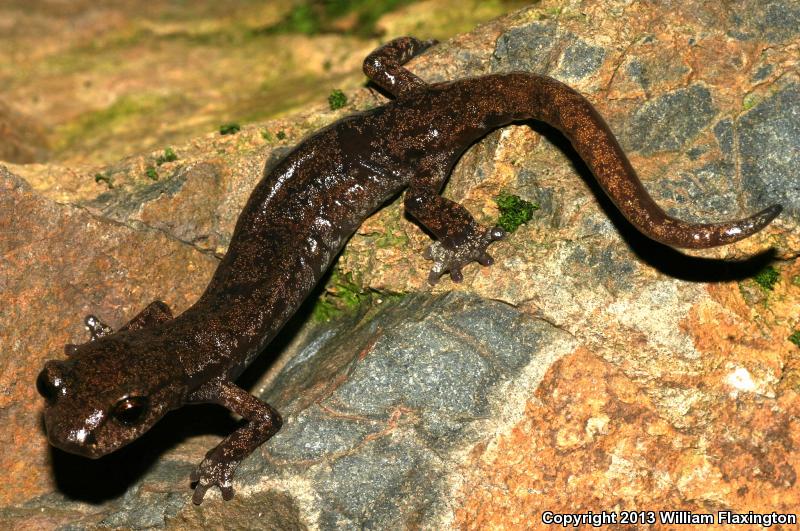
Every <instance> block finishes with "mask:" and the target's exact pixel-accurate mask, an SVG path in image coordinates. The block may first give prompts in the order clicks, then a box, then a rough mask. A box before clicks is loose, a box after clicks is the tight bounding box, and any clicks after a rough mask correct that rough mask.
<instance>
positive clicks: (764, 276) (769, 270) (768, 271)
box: [753, 265, 780, 291]
mask: <svg viewBox="0 0 800 531" xmlns="http://www.w3.org/2000/svg"><path fill="white" fill-rule="evenodd" d="M778 279H780V273H778V270H777V269H775V268H774V267H772V266H771V265H769V266H767V267H765V268H764V269H762V270H761V271H759V272H758V273H756V274H755V276H754V277H753V280H754V281H755V283H756V284H758V285H759V286H761V287H762V288H763V289H764V290H765V291H772V290H773V289H774V288H775V284H776V283H777V282H778Z"/></svg>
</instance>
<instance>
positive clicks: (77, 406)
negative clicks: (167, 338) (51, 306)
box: [36, 334, 186, 458]
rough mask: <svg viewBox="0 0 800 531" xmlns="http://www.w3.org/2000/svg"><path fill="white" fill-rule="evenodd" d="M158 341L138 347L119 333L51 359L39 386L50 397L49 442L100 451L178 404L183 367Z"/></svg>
mask: <svg viewBox="0 0 800 531" xmlns="http://www.w3.org/2000/svg"><path fill="white" fill-rule="evenodd" d="M154 343H155V342H154ZM154 343H153V344H150V345H146V346H140V345H137V346H136V348H134V347H133V346H132V345H130V344H129V343H128V341H125V340H124V338H122V337H119V336H118V335H116V334H115V335H113V336H109V337H105V338H101V339H98V340H97V341H92V342H89V343H86V344H85V345H81V346H79V347H77V348H76V349H74V350H73V352H72V355H71V357H70V358H69V359H67V360H63V361H60V360H59V361H55V360H53V361H48V362H47V363H46V364H45V366H44V369H42V371H41V372H40V373H39V377H38V378H37V379H36V388H37V390H38V391H39V394H41V395H42V396H43V397H44V398H45V401H46V404H45V409H44V422H45V427H46V429H47V438H48V439H49V441H50V444H52V445H53V446H55V447H57V448H61V449H62V450H65V451H67V452H70V453H73V454H78V455H82V456H85V457H91V458H98V457H102V456H104V455H106V454H108V453H110V452H113V451H114V450H117V449H118V448H120V447H122V446H125V445H126V444H128V443H130V442H132V441H133V440H135V439H136V438H138V437H139V436H140V435H142V434H143V433H144V432H146V431H147V430H148V429H150V427H152V426H153V424H155V423H156V422H157V421H158V420H159V419H160V418H161V417H163V416H164V414H166V413H167V411H169V410H170V409H174V408H176V407H178V406H179V405H180V404H181V403H182V400H183V398H184V397H185V394H186V385H185V383H184V381H185V380H184V376H183V374H184V373H183V370H182V369H181V366H180V364H179V362H178V360H177V359H176V357H175V356H174V355H172V353H169V352H158V349H157V347H156V345H155V344H154ZM148 350H149V351H150V352H147V351H148Z"/></svg>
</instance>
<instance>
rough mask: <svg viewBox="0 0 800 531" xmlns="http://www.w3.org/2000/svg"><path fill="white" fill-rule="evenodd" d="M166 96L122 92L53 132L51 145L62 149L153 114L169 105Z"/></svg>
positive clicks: (121, 128) (120, 128) (107, 134)
mask: <svg viewBox="0 0 800 531" xmlns="http://www.w3.org/2000/svg"><path fill="white" fill-rule="evenodd" d="M169 102H170V100H169V98H165V97H163V96H161V95H157V94H139V95H125V96H121V97H119V98H117V100H115V101H114V102H113V103H111V105H109V106H108V107H104V108H102V109H97V110H93V111H89V112H86V113H84V114H82V115H80V116H78V117H77V118H76V119H74V120H72V121H70V122H68V123H66V124H64V125H62V126H61V127H59V128H58V130H57V131H56V139H55V141H54V144H55V146H56V149H57V150H58V151H63V150H66V149H68V148H70V147H72V146H73V145H75V144H77V143H79V142H80V141H82V140H83V139H85V138H92V137H103V136H109V135H111V134H113V133H114V132H115V131H122V130H126V129H129V128H131V124H135V123H137V122H139V121H141V119H142V118H143V117H147V116H152V115H155V114H157V113H158V112H159V111H161V110H163V109H164V108H165V107H167V106H168V105H169Z"/></svg>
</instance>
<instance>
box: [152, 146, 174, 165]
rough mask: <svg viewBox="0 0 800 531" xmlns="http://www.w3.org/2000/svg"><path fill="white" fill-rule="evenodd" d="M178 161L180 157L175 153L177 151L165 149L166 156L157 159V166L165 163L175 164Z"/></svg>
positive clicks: (169, 148)
mask: <svg viewBox="0 0 800 531" xmlns="http://www.w3.org/2000/svg"><path fill="white" fill-rule="evenodd" d="M176 160H178V155H177V154H176V153H175V151H174V150H173V149H172V148H171V147H168V148H166V149H164V154H163V155H159V156H158V157H157V158H156V164H158V165H159V166H161V165H162V164H164V163H167V162H174V161H176Z"/></svg>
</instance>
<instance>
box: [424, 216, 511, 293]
mask: <svg viewBox="0 0 800 531" xmlns="http://www.w3.org/2000/svg"><path fill="white" fill-rule="evenodd" d="M505 235H506V233H505V231H504V230H503V229H501V228H500V227H492V228H486V227H479V228H478V229H477V230H475V231H473V232H471V233H470V235H469V236H467V237H466V238H465V239H464V241H463V242H460V243H459V244H458V245H457V246H455V247H453V248H450V247H445V246H444V244H442V243H441V242H440V241H436V242H433V243H432V244H431V245H430V246H429V247H428V248H427V249H426V250H425V253H424V254H423V256H424V257H425V258H426V259H428V260H433V267H432V268H431V272H430V273H429V274H428V282H429V283H430V284H436V282H438V281H439V278H440V277H441V276H442V275H444V274H445V273H447V272H449V273H450V278H451V279H452V280H453V282H461V281H462V280H463V279H464V276H463V275H462V274H461V268H462V267H464V266H465V265H467V264H468V263H470V262H478V263H479V264H481V265H483V266H489V265H492V263H493V262H494V260H493V259H492V257H491V256H490V255H489V253H487V252H486V249H487V248H488V247H489V245H491V244H492V243H493V242H496V241H497V240H500V239H502V238H503V237H504V236H505Z"/></svg>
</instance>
